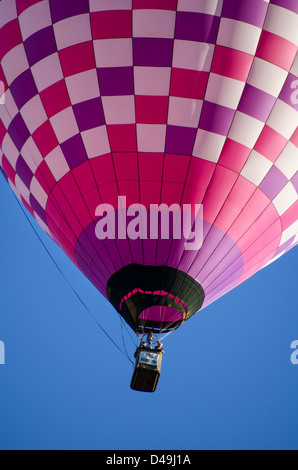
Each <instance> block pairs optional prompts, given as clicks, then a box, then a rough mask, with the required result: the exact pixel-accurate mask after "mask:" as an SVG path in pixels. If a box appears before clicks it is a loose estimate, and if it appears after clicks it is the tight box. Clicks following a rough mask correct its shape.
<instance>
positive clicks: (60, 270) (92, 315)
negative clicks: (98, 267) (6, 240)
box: [14, 194, 132, 362]
mask: <svg viewBox="0 0 298 470" xmlns="http://www.w3.org/2000/svg"><path fill="white" fill-rule="evenodd" d="M14 197H15V198H16V200H17V202H18V205H19V207H20V209H21V211H22V212H23V214H24V216H25V217H26V219H27V221H28V222H29V224H30V226H31V228H32V230H33V231H34V233H35V235H36V236H37V238H38V240H39V241H40V243H41V244H42V246H43V248H44V249H45V250H46V252H47V254H48V255H49V257H50V258H51V260H52V262H53V263H54V265H55V266H56V268H57V269H58V271H59V273H60V274H61V276H62V277H63V279H64V280H65V282H66V283H67V284H68V286H69V287H70V289H71V290H72V292H73V293H74V294H75V296H76V297H77V299H78V300H79V302H80V303H81V304H82V305H83V307H84V308H85V310H86V311H87V312H88V313H89V315H90V316H91V318H92V319H93V321H94V322H95V323H96V324H97V326H98V327H99V328H100V329H101V331H102V332H103V333H104V334H105V335H106V337H107V338H108V339H109V340H110V342H111V343H112V344H113V345H114V346H115V347H116V348H117V349H118V350H119V351H120V352H121V354H122V355H123V356H124V357H125V358H126V359H128V360H129V361H130V362H132V361H131V360H130V358H129V356H128V354H127V352H126V354H125V352H124V351H122V349H121V348H120V347H119V346H118V344H117V343H116V342H115V341H114V340H113V339H112V338H111V336H110V335H109V333H108V332H107V331H106V330H105V329H104V327H103V326H102V325H101V324H100V323H99V321H98V320H97V318H96V317H95V316H94V314H93V313H92V312H91V311H90V309H89V308H88V306H87V305H86V304H85V302H84V301H83V299H82V298H81V297H80V295H79V294H78V293H77V291H76V290H75V289H74V287H73V286H72V285H71V283H70V281H69V280H68V279H67V277H66V276H65V274H64V273H63V271H62V269H61V268H60V267H59V266H58V264H57V262H56V260H55V259H54V258H53V256H52V254H51V253H50V251H49V250H48V248H47V246H46V245H45V243H44V242H43V240H42V239H41V237H40V235H39V233H38V232H37V230H36V229H35V227H34V225H33V224H32V222H31V220H30V218H29V217H28V215H27V214H26V211H25V209H24V208H23V206H22V204H21V202H20V201H19V199H18V198H17V196H16V195H15V194H14Z"/></svg>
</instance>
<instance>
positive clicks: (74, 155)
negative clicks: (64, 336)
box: [0, 0, 298, 331]
mask: <svg viewBox="0 0 298 470" xmlns="http://www.w3.org/2000/svg"><path fill="white" fill-rule="evenodd" d="M297 18H298V6H297V2H296V1H294V0H271V1H268V0H266V1H265V0H240V1H239V0H237V1H236V0H208V1H204V0H195V1H194V0H179V1H177V0H160V1H155V0H142V1H140V0H133V1H132V0H90V1H89V0H71V1H70V0H64V1H61V0H2V1H1V3H0V81H1V86H2V93H0V94H1V95H3V96H2V98H1V104H0V145H1V151H0V167H1V169H2V172H3V174H4V177H5V178H6V180H7V181H8V183H9V185H10V186H11V188H12V190H13V191H14V192H15V194H16V195H17V196H18V198H19V199H20V200H21V201H22V203H23V204H24V205H25V207H26V208H27V209H28V210H29V212H30V213H31V214H32V216H33V217H34V218H35V219H36V220H37V222H38V223H39V224H40V225H41V227H42V228H43V229H44V230H45V231H46V232H47V233H48V235H49V236H50V237H51V238H52V239H53V240H54V241H55V242H56V243H58V244H59V245H60V246H61V248H62V249H63V250H64V251H65V253H67V255H68V256H69V257H70V259H71V260H72V261H73V262H74V263H75V264H76V265H77V266H78V268H79V269H80V270H81V271H82V272H83V273H84V274H85V275H86V276H87V277H88V278H89V279H90V281H91V282H92V283H93V284H94V285H95V286H96V288H97V289H98V290H99V291H100V292H101V293H102V294H103V295H104V296H106V297H107V298H108V299H109V300H110V301H111V302H112V304H113V305H114V306H115V308H116V309H117V310H118V311H119V312H120V313H121V314H122V315H123V317H124V318H125V319H126V321H127V322H128V324H130V326H131V327H132V328H133V329H135V330H137V331H148V330H153V331H161V330H163V331H166V330H168V329H171V328H174V327H177V326H179V325H180V324H181V323H182V322H183V321H185V320H186V319H188V318H189V317H190V316H191V315H193V314H194V313H195V312H196V311H198V310H199V309H200V308H202V307H206V306H207V305H209V304H210V303H211V302H213V301H215V300H216V299H217V298H219V297H220V296H222V295H224V294H225V293H227V292H228V291H230V290H231V289H233V288H234V287H236V286H237V285H239V284H240V283H241V282H243V281H245V280H246V279H247V278H249V277H250V276H252V275H253V274H255V273H256V272H257V271H258V270H260V269H261V268H263V267H264V266H266V265H267V264H268V263H270V262H272V261H273V260H274V259H276V258H277V257H279V256H280V255H282V254H284V253H285V252H287V251H288V250H289V249H291V248H293V247H294V246H295V245H296V244H297V241H298V238H297V233H298V221H297V214H298V199H297V191H298V150H297V147H298V131H297V122H298V118H297V114H298V113H297V110H298V92H297V90H298V79H297V77H298V59H297V43H298V19H297ZM162 204H164V206H162V207H161V205H162ZM200 205H202V206H203V211H201V210H200V211H199V215H198V210H199V209H198V207H199V206H200ZM196 206H197V207H196ZM167 207H168V209H167ZM137 209H138V210H137ZM152 214H153V215H154V216H155V218H154V220H153V222H152V219H151V215H152ZM164 215H166V216H168V217H169V227H170V222H172V226H171V228H169V230H168V232H167V231H166V228H165V232H162V230H163V227H161V226H160V225H159V224H161V223H162V220H164V223H165V224H166V221H167V219H166V217H165V218H164V219H162V216H164ZM184 215H185V218H183V217H182V216H184ZM187 216H188V217H187ZM181 220H182V225H183V223H184V225H187V224H188V229H187V230H186V231H185V230H182V232H181V234H180V235H181V236H179V224H180V223H181ZM196 221H198V224H197V225H196ZM154 224H155V225H154ZM177 224H178V225H177ZM149 225H150V228H149ZM152 227H153V228H152ZM177 227H178V235H177V232H176V229H177ZM182 228H183V229H184V228H185V227H182ZM124 229H125V230H124ZM180 229H181V227H180ZM180 231H181V230H180ZM116 232H117V234H116ZM163 235H164V236H163ZM195 238H198V240H193V239H195ZM191 241H195V242H199V245H196V247H195V248H194V245H191Z"/></svg>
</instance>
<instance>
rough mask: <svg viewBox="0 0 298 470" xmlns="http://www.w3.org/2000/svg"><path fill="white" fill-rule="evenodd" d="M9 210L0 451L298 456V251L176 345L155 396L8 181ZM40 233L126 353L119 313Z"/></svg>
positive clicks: (5, 212)
mask: <svg viewBox="0 0 298 470" xmlns="http://www.w3.org/2000/svg"><path fill="white" fill-rule="evenodd" d="M0 201H1V205H0V217H1V230H0V254H1V265H0V292H1V300H0V302H1V308H0V340H2V341H3V342H4V343H5V348H6V365H1V366H0V449H105V450H109V449H119V450H120V449H129V450H131V449H154V450H157V449H171V450H174V449H175V450H178V449H180V450H182V449H295V450H298V426H297V425H298V401H297V391H298V366H294V365H292V364H291V361H290V356H291V352H292V351H291V349H290V346H291V343H292V341H294V340H298V297H297V285H298V283H297V280H298V279H297V278H298V275H297V265H298V249H297V248H295V249H294V250H292V251H291V252H290V253H288V254H287V255H286V256H284V257H282V258H281V259H280V260H278V261H277V262H275V263H274V264H272V265H271V266H270V267H268V268H266V269H265V270H263V271H261V272H260V273H258V274H257V275H256V276H254V277H253V278H252V279H250V280H249V281H247V282H246V283H245V284H242V285H241V286H240V287H238V288H237V289H235V290H234V291H233V292H231V293H230V294H228V295H226V296H225V297H224V298H222V299H220V300H219V301H217V302H216V303H214V304H213V305H211V306H210V307H208V308H207V309H205V310H203V311H202V312H200V313H198V314H197V315H196V316H195V317H194V318H192V319H191V320H190V321H189V322H187V323H186V324H185V325H183V326H182V327H181V328H180V329H179V330H178V331H176V332H175V333H173V334H172V335H170V336H168V338H167V339H166V341H165V342H164V346H165V350H166V353H165V355H164V358H163V365H162V376H161V379H160V383H159V387H158V390H157V392H156V393H155V394H144V393H138V392H134V391H132V390H130V387H129V385H130V379H131V375H132V365H131V363H130V362H129V361H128V359H127V358H126V357H125V355H123V354H121V352H119V350H118V349H116V348H115V346H114V345H113V344H112V343H111V342H110V341H109V340H108V339H107V338H106V336H105V335H104V334H103V333H102V331H101V330H100V329H99V327H98V326H97V325H96V323H95V322H94V321H93V320H92V318H91V317H90V315H89V314H88V312H87V311H86V310H85V309H84V308H83V306H82V305H81V304H80V303H79V301H78V299H77V298H76V296H75V295H74V293H73V292H72V290H71V289H70V288H69V286H68V285H67V283H66V282H65V280H64V279H63V277H62V276H61V274H60V273H59V272H58V270H57V268H56V267H55V266H54V264H53V262H52V261H51V259H50V258H49V256H48V254H47V253H46V252H45V250H44V248H43V247H42V245H41V244H40V242H39V240H38V239H37V237H36V235H35V234H34V232H33V230H32V228H31V227H30V225H29V224H28V222H27V220H26V219H25V217H24V215H23V214H22V212H21V210H20V208H19V207H18V205H17V202H16V200H15V198H14V196H13V194H12V192H11V190H10V189H9V187H8V185H7V184H6V183H5V181H4V179H3V178H2V177H1V178H0ZM39 233H40V234H41V236H42V238H43V240H44V241H45V242H46V244H47V246H48V247H49V249H50V252H51V253H52V255H53V256H54V258H55V260H56V261H57V263H58V264H59V266H60V267H61V269H62V270H63V272H64V273H65V275H66V277H67V278H68V279H69V281H70V283H71V284H72V285H73V287H74V288H75V289H76V290H77V291H78V293H79V295H80V296H81V297H82V299H83V300H84V302H85V303H86V304H87V306H88V308H89V309H90V311H91V312H92V313H93V314H94V315H95V316H96V318H97V319H98V320H99V321H100V323H101V324H102V326H103V327H104V328H105V329H106V330H107V331H108V333H109V334H110V335H111V336H112V338H113V339H114V340H115V341H116V342H117V343H118V344H119V346H120V347H121V349H123V343H122V334H121V323H120V320H119V317H118V315H117V314H116V312H115V311H114V310H113V308H112V307H111V306H110V305H109V304H108V303H107V302H106V301H105V300H104V299H103V298H102V297H101V296H100V294H99V293H98V292H97V291H96V290H95V288H94V287H93V286H92V285H91V284H90V283H89V281H87V280H86V279H84V277H83V276H82V274H81V273H80V272H79V271H78V270H77V269H76V268H75V267H74V266H73V265H72V263H71V262H70V261H69V260H68V259H67V258H66V256H65V255H64V254H63V253H62V252H61V250H60V249H59V248H58V247H56V246H55V245H54V243H53V242H51V240H50V239H49V238H48V237H47V236H44V235H43V233H42V232H41V230H39ZM132 337H133V336H132ZM124 340H125V345H126V348H127V350H128V352H129V354H130V356H131V357H132V356H133V353H134V350H135V345H134V342H133V341H132V339H131V337H130V335H128V333H127V332H126V331H125V332H124ZM134 341H135V342H136V340H134Z"/></svg>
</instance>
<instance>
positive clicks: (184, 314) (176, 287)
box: [107, 264, 205, 334]
mask: <svg viewBox="0 0 298 470" xmlns="http://www.w3.org/2000/svg"><path fill="white" fill-rule="evenodd" d="M107 296H108V299H109V300H110V302H111V304H112V305H113V306H114V307H115V309H116V310H117V311H118V312H119V313H120V314H121V315H122V317H123V318H124V320H125V321H126V322H127V323H128V325H129V326H131V328H132V329H133V330H134V331H135V332H137V333H147V332H150V331H152V332H154V333H157V334H158V333H164V332H167V331H170V330H173V329H176V328H178V326H180V325H181V323H183V322H184V321H185V320H187V319H188V318H190V317H191V316H192V315H194V314H195V313H196V312H197V311H198V310H200V308H201V306H202V304H203V302H204V299H205V292H204V290H203V288H202V286H201V285H200V284H199V283H198V282H197V281H196V280H195V279H193V278H192V277H191V276H189V275H188V274H186V273H184V272H183V271H180V270H179V269H175V268H172V267H169V266H148V265H147V266H146V265H139V264H130V265H127V266H125V267H123V268H121V269H120V270H119V271H117V272H116V273H115V274H113V275H112V276H111V277H110V279H109V281H108V283H107Z"/></svg>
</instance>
